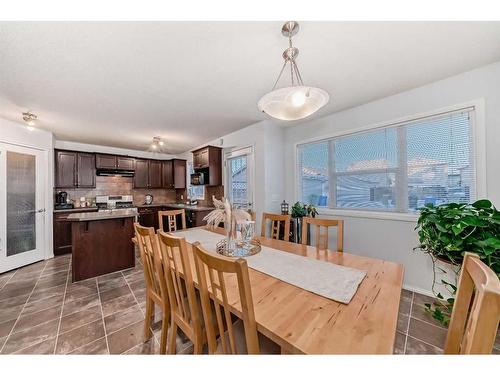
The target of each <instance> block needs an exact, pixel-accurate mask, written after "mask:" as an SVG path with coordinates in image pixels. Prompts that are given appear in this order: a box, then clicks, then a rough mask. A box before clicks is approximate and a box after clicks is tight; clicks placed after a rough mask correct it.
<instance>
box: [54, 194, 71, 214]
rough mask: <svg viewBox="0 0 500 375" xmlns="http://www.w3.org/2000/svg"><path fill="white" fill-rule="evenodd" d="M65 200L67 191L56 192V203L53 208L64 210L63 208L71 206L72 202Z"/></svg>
mask: <svg viewBox="0 0 500 375" xmlns="http://www.w3.org/2000/svg"><path fill="white" fill-rule="evenodd" d="M67 200H68V193H66V192H65V191H59V192H57V194H56V204H55V206H54V208H55V209H56V210H64V209H68V208H73V204H71V203H68V202H67Z"/></svg>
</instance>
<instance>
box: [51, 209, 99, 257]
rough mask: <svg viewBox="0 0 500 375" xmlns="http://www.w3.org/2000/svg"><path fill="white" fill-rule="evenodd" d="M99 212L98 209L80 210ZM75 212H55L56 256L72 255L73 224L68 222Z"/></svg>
mask: <svg viewBox="0 0 500 375" xmlns="http://www.w3.org/2000/svg"><path fill="white" fill-rule="evenodd" d="M92 211H97V209H96V208H90V209H88V210H85V209H80V210H78V212H92ZM73 212H75V211H71V210H68V211H59V212H57V211H56V212H54V232H53V237H54V238H53V244H54V255H63V254H69V253H71V222H70V221H68V215H69V214H71V213H73Z"/></svg>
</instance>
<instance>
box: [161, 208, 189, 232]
mask: <svg viewBox="0 0 500 375" xmlns="http://www.w3.org/2000/svg"><path fill="white" fill-rule="evenodd" d="M178 215H181V223H182V228H177V216H178ZM164 217H167V228H164V227H163V218H164ZM158 224H159V229H160V230H161V231H163V232H175V231H176V230H177V229H186V211H185V210H184V209H182V210H167V211H158Z"/></svg>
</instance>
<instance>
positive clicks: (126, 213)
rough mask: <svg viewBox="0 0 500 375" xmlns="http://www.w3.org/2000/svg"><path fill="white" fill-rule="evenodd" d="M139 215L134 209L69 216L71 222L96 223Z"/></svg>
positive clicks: (81, 213)
mask: <svg viewBox="0 0 500 375" xmlns="http://www.w3.org/2000/svg"><path fill="white" fill-rule="evenodd" d="M135 216H138V213H137V211H136V210H134V209H130V210H119V211H101V212H79V213H73V214H70V215H68V220H69V221H96V220H109V219H123V218H126V217H135Z"/></svg>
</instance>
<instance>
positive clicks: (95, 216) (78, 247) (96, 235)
mask: <svg viewBox="0 0 500 375" xmlns="http://www.w3.org/2000/svg"><path fill="white" fill-rule="evenodd" d="M136 217H137V211H136V210H134V209H130V210H125V209H124V210H118V211H104V212H103V211H100V212H80V213H72V214H70V215H68V218H67V220H68V221H70V222H71V239H72V241H71V242H72V245H71V246H72V266H71V268H72V270H71V271H72V281H73V282H75V281H79V280H84V279H89V278H92V277H95V276H99V275H104V274H107V273H112V272H116V271H120V270H124V269H127V268H131V267H134V266H135V249H134V244H133V243H132V237H133V236H134V222H135V221H136Z"/></svg>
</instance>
